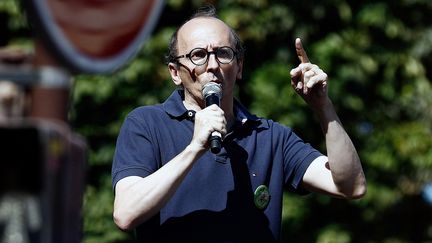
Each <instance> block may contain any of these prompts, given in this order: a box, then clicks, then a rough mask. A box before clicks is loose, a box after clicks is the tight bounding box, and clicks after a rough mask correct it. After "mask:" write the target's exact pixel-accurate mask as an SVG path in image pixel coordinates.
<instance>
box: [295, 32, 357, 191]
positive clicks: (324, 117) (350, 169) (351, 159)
mask: <svg viewBox="0 0 432 243" xmlns="http://www.w3.org/2000/svg"><path fill="white" fill-rule="evenodd" d="M295 45H296V51H297V56H298V58H299V60H300V62H301V64H300V65H299V66H298V67H297V68H294V69H293V70H291V85H292V86H293V88H294V89H295V90H296V92H297V93H298V94H299V95H300V96H302V98H303V99H304V100H305V101H306V102H307V103H308V105H309V106H310V107H311V108H312V110H314V112H315V113H316V114H317V116H318V119H319V121H320V125H321V128H322V130H323V133H324V136H325V140H326V147H327V157H325V156H323V157H319V158H317V159H316V160H314V161H313V162H312V164H311V165H310V166H309V168H308V169H307V170H306V173H305V175H304V177H303V184H302V185H303V187H304V188H305V189H308V190H310V191H315V192H321V193H325V194H329V195H332V196H336V197H343V198H360V197H362V196H363V195H364V194H365V193H366V179H365V176H364V173H363V169H362V166H361V162H360V159H359V156H358V154H357V151H356V149H355V147H354V145H353V143H352V141H351V139H350V138H349V136H348V134H347V133H346V131H345V129H344V128H343V126H342V124H341V122H340V120H339V118H338V116H337V114H336V111H335V109H334V107H333V104H332V102H331V100H330V99H329V97H328V88H327V74H326V73H324V72H323V71H322V70H321V69H320V68H319V67H318V66H317V65H314V64H311V63H310V62H309V58H308V56H307V54H306V52H305V50H304V49H303V46H302V44H301V41H300V39H296V43H295Z"/></svg>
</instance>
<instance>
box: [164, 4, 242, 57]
mask: <svg viewBox="0 0 432 243" xmlns="http://www.w3.org/2000/svg"><path fill="white" fill-rule="evenodd" d="M203 17H204V18H205V17H208V18H216V19H219V20H220V18H219V16H218V15H217V13H216V8H215V7H214V6H213V5H211V4H208V5H205V6H203V7H200V8H198V9H197V10H196V12H195V13H194V14H192V16H191V17H190V18H189V19H188V20H186V21H185V22H184V23H183V24H182V25H180V27H178V28H177V29H176V31H175V32H174V33H173V34H172V36H171V39H170V42H169V44H168V53H167V55H166V56H165V61H166V63H167V64H168V63H178V59H176V57H177V56H178V45H177V42H178V38H177V37H178V32H179V30H180V29H181V27H182V26H183V25H184V24H185V23H186V22H188V21H190V20H192V19H195V18H203ZM228 27H229V29H230V31H231V35H232V37H233V39H234V48H235V51H236V52H237V60H239V59H243V55H244V51H245V49H244V47H243V43H242V41H241V39H240V37H239V35H238V34H237V33H236V32H235V31H234V29H233V28H231V27H230V26H228Z"/></svg>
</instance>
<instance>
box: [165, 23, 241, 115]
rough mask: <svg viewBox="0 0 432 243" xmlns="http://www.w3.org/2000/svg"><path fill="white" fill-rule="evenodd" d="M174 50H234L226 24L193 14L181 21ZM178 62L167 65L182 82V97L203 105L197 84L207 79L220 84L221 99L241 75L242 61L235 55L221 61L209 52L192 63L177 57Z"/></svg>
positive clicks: (177, 80) (174, 76) (184, 51)
mask: <svg viewBox="0 0 432 243" xmlns="http://www.w3.org/2000/svg"><path fill="white" fill-rule="evenodd" d="M177 44H178V54H179V55H186V54H189V53H190V51H191V50H193V49H194V48H198V47H200V48H204V49H206V50H207V51H215V50H216V49H217V48H220V47H223V46H229V47H231V48H232V49H234V50H235V46H234V41H233V37H232V35H231V32H230V29H229V27H228V26H227V25H226V24H225V23H224V22H222V21H221V20H218V19H215V18H203V17H201V18H195V19H192V20H190V21H189V22H187V23H186V24H184V25H183V26H182V27H181V28H180V30H179V32H178V43H177ZM179 62H180V65H179V66H178V67H177V68H175V70H174V66H170V72H171V76H172V78H173V80H174V82H175V83H176V84H177V85H180V84H182V85H183V87H184V90H185V100H187V101H191V102H196V103H197V104H198V105H199V106H201V107H203V106H204V104H203V98H202V94H201V88H202V86H203V85H204V84H206V83H208V82H216V83H220V84H221V85H222V90H223V97H222V100H224V99H230V100H232V98H233V89H234V85H235V81H236V79H241V72H242V62H241V61H238V60H237V57H235V58H234V60H233V61H232V62H231V63H228V64H221V63H219V62H218V61H217V60H216V56H215V55H214V54H211V55H210V56H209V58H208V61H207V63H205V64H204V65H200V66H198V65H195V64H193V63H192V62H191V61H190V59H189V58H180V59H179Z"/></svg>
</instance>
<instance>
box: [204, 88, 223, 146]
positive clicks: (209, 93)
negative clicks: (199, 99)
mask: <svg viewBox="0 0 432 243" xmlns="http://www.w3.org/2000/svg"><path fill="white" fill-rule="evenodd" d="M202 94H203V97H204V99H205V104H206V107H209V106H211V105H217V106H219V105H220V99H221V97H222V88H221V85H220V84H218V83H215V82H209V83H207V84H205V85H204V86H203V88H202ZM209 142H210V150H211V151H212V153H214V154H217V153H219V152H220V150H221V147H222V134H221V133H220V132H218V131H214V132H212V133H211V135H210V138H209Z"/></svg>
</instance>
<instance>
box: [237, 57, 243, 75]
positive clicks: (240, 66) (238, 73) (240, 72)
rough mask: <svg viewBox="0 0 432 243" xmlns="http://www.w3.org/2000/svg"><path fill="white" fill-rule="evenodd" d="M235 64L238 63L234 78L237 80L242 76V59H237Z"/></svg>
mask: <svg viewBox="0 0 432 243" xmlns="http://www.w3.org/2000/svg"><path fill="white" fill-rule="evenodd" d="M237 65H238V71H237V75H236V78H237V80H241V79H242V77H243V59H238V60H237Z"/></svg>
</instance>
